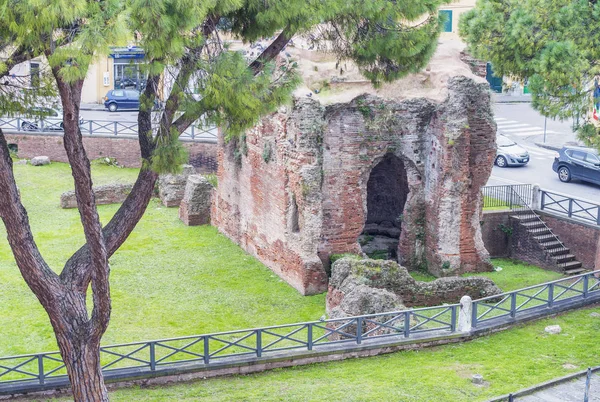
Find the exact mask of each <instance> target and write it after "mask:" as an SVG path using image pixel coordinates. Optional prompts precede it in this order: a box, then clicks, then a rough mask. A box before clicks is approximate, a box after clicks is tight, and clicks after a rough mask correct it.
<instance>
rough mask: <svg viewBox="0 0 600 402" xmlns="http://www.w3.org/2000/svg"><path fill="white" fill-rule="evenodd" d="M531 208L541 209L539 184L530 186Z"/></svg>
mask: <svg viewBox="0 0 600 402" xmlns="http://www.w3.org/2000/svg"><path fill="white" fill-rule="evenodd" d="M531 191H532V195H531V209H533V210H534V211H540V210H541V209H542V190H541V189H540V185H539V184H534V185H533V186H532V187H531Z"/></svg>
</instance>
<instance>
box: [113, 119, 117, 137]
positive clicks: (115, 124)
mask: <svg viewBox="0 0 600 402" xmlns="http://www.w3.org/2000/svg"><path fill="white" fill-rule="evenodd" d="M113 125H114V128H115V135H117V122H116V121H115V122H113Z"/></svg>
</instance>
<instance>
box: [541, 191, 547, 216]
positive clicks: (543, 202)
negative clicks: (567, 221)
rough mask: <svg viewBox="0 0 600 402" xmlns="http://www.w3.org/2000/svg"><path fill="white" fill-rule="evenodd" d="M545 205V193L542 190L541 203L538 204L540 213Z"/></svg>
mask: <svg viewBox="0 0 600 402" xmlns="http://www.w3.org/2000/svg"><path fill="white" fill-rule="evenodd" d="M545 205H546V192H545V191H544V190H542V201H541V203H540V211H543V210H544V206H545Z"/></svg>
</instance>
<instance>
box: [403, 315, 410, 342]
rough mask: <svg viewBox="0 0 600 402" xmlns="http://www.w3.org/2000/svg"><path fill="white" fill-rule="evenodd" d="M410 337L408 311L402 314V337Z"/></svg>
mask: <svg viewBox="0 0 600 402" xmlns="http://www.w3.org/2000/svg"><path fill="white" fill-rule="evenodd" d="M409 336H410V311H405V312H404V337H405V338H408V337H409Z"/></svg>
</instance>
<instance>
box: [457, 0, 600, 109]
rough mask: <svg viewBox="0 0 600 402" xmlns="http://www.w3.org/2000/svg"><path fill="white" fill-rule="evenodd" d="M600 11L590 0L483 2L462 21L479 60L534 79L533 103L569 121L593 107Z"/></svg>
mask: <svg viewBox="0 0 600 402" xmlns="http://www.w3.org/2000/svg"><path fill="white" fill-rule="evenodd" d="M599 16H600V8H599V6H598V5H597V4H594V3H591V2H588V1H587V0H575V1H570V0H480V1H479V2H478V3H477V7H476V8H475V9H473V10H471V11H470V12H468V13H466V14H465V15H464V16H463V17H462V18H461V21H460V34H461V36H462V37H463V38H464V39H465V40H466V41H467V43H468V44H469V48H470V50H471V52H472V53H473V54H474V56H476V57H478V58H480V59H482V60H487V61H491V62H492V64H493V66H494V71H496V72H497V73H498V74H499V75H505V76H512V77H515V78H517V79H520V80H522V81H525V80H527V79H529V84H530V85H529V88H530V90H531V92H532V96H533V105H534V107H535V108H537V109H538V110H539V111H540V112H541V113H542V114H544V115H546V116H550V117H558V118H567V117H570V116H574V115H581V114H585V113H586V112H587V110H588V109H589V105H590V101H591V97H590V88H591V85H592V84H593V77H594V76H595V75H596V74H599V73H600V70H599V67H598V63H597V61H598V60H599V59H600V19H599V18H598V17H599Z"/></svg>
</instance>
